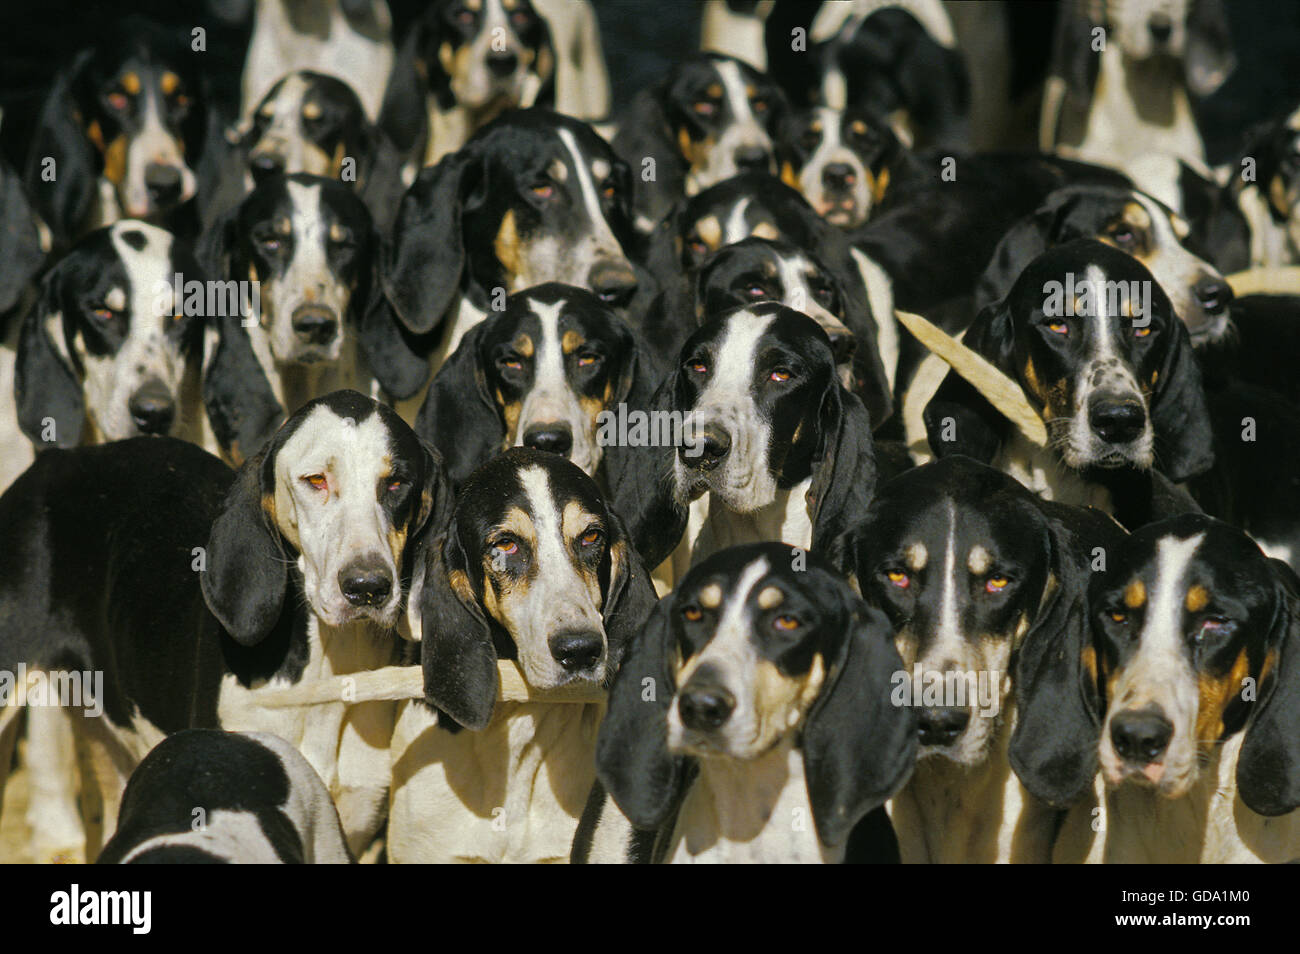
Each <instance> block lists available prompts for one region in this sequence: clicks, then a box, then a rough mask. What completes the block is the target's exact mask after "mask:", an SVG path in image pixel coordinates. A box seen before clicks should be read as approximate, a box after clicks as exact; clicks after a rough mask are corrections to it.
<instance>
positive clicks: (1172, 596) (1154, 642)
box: [1141, 533, 1205, 655]
mask: <svg viewBox="0 0 1300 954" xmlns="http://www.w3.org/2000/svg"><path fill="white" fill-rule="evenodd" d="M1204 539H1205V534H1203V533H1198V534H1197V535H1196V536H1194V537H1188V538H1187V539H1186V540H1179V539H1177V538H1175V537H1166V538H1165V539H1163V540H1161V541H1160V542H1159V543H1157V544H1156V573H1155V579H1154V580H1152V581H1151V591H1150V592H1149V593H1148V594H1147V613H1146V621H1145V625H1144V626H1143V628H1142V637H1141V647H1142V650H1143V651H1144V652H1145V651H1148V650H1149V651H1152V652H1156V653H1160V654H1165V653H1169V654H1174V655H1181V654H1182V643H1183V631H1182V630H1183V627H1182V620H1183V607H1184V600H1185V599H1186V596H1187V587H1186V585H1184V580H1185V579H1186V577H1187V568H1188V565H1189V564H1190V563H1191V561H1192V557H1194V556H1195V555H1196V551H1197V549H1198V548H1199V547H1200V545H1201V541H1202V540H1204Z"/></svg>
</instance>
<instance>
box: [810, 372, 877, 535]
mask: <svg viewBox="0 0 1300 954" xmlns="http://www.w3.org/2000/svg"><path fill="white" fill-rule="evenodd" d="M819 424H820V427H821V447H820V449H819V453H818V455H817V459H816V461H815V462H814V463H813V467H812V482H811V483H810V484H809V486H808V506H809V511H810V513H811V516H812V548H813V550H815V551H818V552H820V551H821V549H822V547H824V546H827V545H829V544H830V542H831V541H832V540H834V539H835V538H836V537H837V536H839V535H840V534H841V533H843V532H844V531H845V530H847V529H848V528H849V526H850V525H851V524H852V523H853V521H854V520H856V519H858V517H860V516H862V514H864V513H865V512H866V510H867V507H868V506H869V505H870V503H871V498H872V496H873V495H874V494H875V492H876V454H875V445H874V444H873V443H872V440H871V418H870V417H869V416H868V414H867V409H866V408H865V407H863V406H862V402H861V401H860V400H858V396H857V395H856V394H850V393H849V392H848V391H845V390H844V389H843V388H841V387H840V386H839V382H838V381H837V380H833V381H832V382H831V386H830V387H829V388H827V390H826V394H825V395H824V396H823V397H822V407H821V411H820V414H819Z"/></svg>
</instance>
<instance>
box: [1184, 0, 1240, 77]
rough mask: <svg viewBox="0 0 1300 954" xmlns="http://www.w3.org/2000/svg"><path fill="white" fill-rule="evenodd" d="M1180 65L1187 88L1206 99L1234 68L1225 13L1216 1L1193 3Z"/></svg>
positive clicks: (1229, 32)
mask: <svg viewBox="0 0 1300 954" xmlns="http://www.w3.org/2000/svg"><path fill="white" fill-rule="evenodd" d="M1183 65H1184V69H1185V73H1186V78H1187V88H1188V89H1190V90H1191V91H1192V92H1193V93H1194V94H1195V95H1197V96H1209V95H1210V94H1211V93H1213V92H1214V91H1215V90H1217V89H1218V88H1219V87H1220V86H1222V85H1223V82H1224V80H1226V79H1227V78H1228V77H1229V76H1230V75H1231V74H1232V71H1233V70H1235V69H1236V68H1237V55H1236V53H1235V52H1233V48H1232V33H1231V31H1230V30H1229V29H1228V17H1227V13H1226V11H1225V10H1224V7H1223V4H1222V3H1220V2H1219V0H1192V6H1191V10H1190V11H1188V14H1187V52H1186V53H1185V54H1184V56H1183Z"/></svg>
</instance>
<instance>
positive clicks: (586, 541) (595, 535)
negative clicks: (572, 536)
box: [579, 527, 604, 547]
mask: <svg viewBox="0 0 1300 954" xmlns="http://www.w3.org/2000/svg"><path fill="white" fill-rule="evenodd" d="M603 536H604V534H603V533H601V532H600V531H599V530H598V529H596V528H595V527H592V528H591V529H590V530H588V531H587V532H586V533H584V534H583V535H582V536H581V537H580V538H579V539H580V540H581V541H582V545H583V546H584V547H594V546H595V545H596V544H597V543H599V542H600V540H601V538H602V537H603Z"/></svg>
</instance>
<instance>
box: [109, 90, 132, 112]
mask: <svg viewBox="0 0 1300 954" xmlns="http://www.w3.org/2000/svg"><path fill="white" fill-rule="evenodd" d="M129 103H130V100H129V99H128V98H127V95H126V93H109V94H108V105H110V106H112V107H113V108H114V109H116V110H119V111H120V110H123V109H126V107H127V105H128V104H129Z"/></svg>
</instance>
